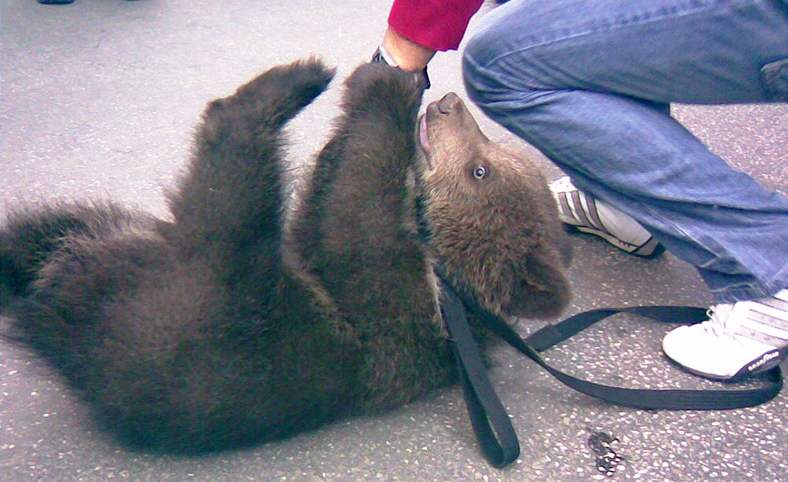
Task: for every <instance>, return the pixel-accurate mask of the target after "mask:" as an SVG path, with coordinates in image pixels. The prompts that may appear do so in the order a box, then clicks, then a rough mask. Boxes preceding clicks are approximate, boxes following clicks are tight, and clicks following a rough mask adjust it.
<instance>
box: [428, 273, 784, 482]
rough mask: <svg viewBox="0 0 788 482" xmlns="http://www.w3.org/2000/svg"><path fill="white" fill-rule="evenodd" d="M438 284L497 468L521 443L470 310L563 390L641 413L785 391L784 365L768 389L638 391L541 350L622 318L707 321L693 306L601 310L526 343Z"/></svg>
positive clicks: (475, 419) (766, 377) (468, 396)
mask: <svg viewBox="0 0 788 482" xmlns="http://www.w3.org/2000/svg"><path fill="white" fill-rule="evenodd" d="M439 279H440V280H441V306H442V309H443V314H444V321H445V323H446V325H447V327H448V330H449V334H450V336H451V339H452V342H453V343H452V351H453V353H454V357H455V360H456V361H457V366H458V370H459V372H460V380H461V383H462V386H463V393H464V394H465V400H466V404H467V406H468V412H469V415H470V418H471V423H472V425H473V428H474V431H475V432H476V436H477V439H478V440H479V443H480V444H481V446H482V451H483V452H484V454H485V456H486V457H487V459H488V460H489V461H490V463H491V464H492V465H493V466H495V467H499V468H500V467H505V466H506V465H508V464H510V463H512V462H513V461H514V460H516V459H517V456H518V455H519V443H518V441H517V435H516V433H515V432H514V429H513V427H512V425H511V421H510V419H509V416H508V414H507V413H506V410H505V409H504V408H503V406H502V404H501V402H500V400H499V399H498V397H497V395H496V394H495V391H494V390H493V388H492V385H491V384H490V382H489V379H488V377H487V372H486V369H485V367H484V364H483V362H482V360H481V354H480V352H479V348H478V345H477V343H476V340H475V339H474V338H473V335H472V333H471V331H470V328H469V326H468V321H467V316H466V313H465V309H464V308H465V306H467V307H468V308H469V309H470V310H472V311H473V313H474V314H475V315H477V316H478V317H479V318H480V320H481V321H482V323H483V324H484V325H485V326H486V327H487V328H488V329H490V330H491V331H492V332H493V333H495V334H496V335H498V336H500V337H501V338H503V339H504V340H505V341H506V342H507V343H509V344H510V345H512V346H513V347H514V348H516V349H517V350H518V351H520V352H521V353H523V354H524V355H526V356H527V357H528V358H530V359H532V360H533V361H535V362H536V363H537V364H538V365H539V366H541V367H542V368H544V369H545V370H547V371H548V372H549V373H550V374H551V375H553V376H554V377H556V378H557V379H558V380H559V381H560V382H561V383H563V384H564V385H566V386H568V387H570V388H572V389H574V390H577V391H579V392H582V393H585V394H586V395H590V396H592V397H595V398H599V399H602V400H605V401H607V402H611V403H614V404H617V405H624V406H628V407H634V408H640V409H667V410H726V409H734V408H743V407H751V406H755V405H759V404H761V403H764V402H767V401H769V400H771V399H772V398H774V397H775V396H776V395H777V394H778V393H780V390H781V388H782V384H783V381H782V372H781V370H780V367H779V366H777V367H775V368H773V369H771V370H769V371H767V372H766V373H764V374H762V375H761V376H760V378H761V379H762V380H763V381H764V382H765V385H763V386H760V387H757V388H751V389H750V388H748V389H742V390H673V389H666V390H649V389H633V388H623V387H616V386H610V385H604V384H600V383H594V382H590V381H588V380H583V379H580V378H576V377H574V376H572V375H569V374H567V373H564V372H562V371H560V370H558V369H555V368H553V367H551V366H550V365H548V364H547V363H546V362H545V361H544V359H543V358H542V357H541V356H540V355H539V353H538V351H544V350H546V349H548V348H550V347H552V346H554V345H556V344H557V343H560V342H562V341H564V340H566V339H568V338H570V337H571V336H573V335H575V334H576V333H578V332H580V331H582V330H584V329H586V328H588V327H589V326H591V325H593V324H594V323H596V322H598V321H600V320H603V319H605V318H607V317H609V316H612V315H615V314H619V313H630V314H635V315H640V316H645V317H648V318H651V319H653V320H656V321H660V322H666V323H697V322H700V321H703V320H705V319H706V311H705V310H704V309H702V308H696V307H689V306H642V307H631V308H605V309H597V310H591V311H587V312H584V313H579V314H576V315H574V316H571V317H569V318H567V319H565V320H564V321H562V322H560V323H557V324H555V325H548V326H546V327H544V328H542V329H541V330H539V331H537V332H536V333H534V334H533V335H531V336H529V337H528V338H527V339H525V340H523V339H522V338H521V337H520V335H518V334H517V332H515V331H514V330H513V329H512V328H511V327H510V326H509V324H508V323H506V321H505V320H503V319H502V318H500V317H499V316H496V315H494V314H492V313H490V312H488V311H487V310H485V309H483V308H482V307H481V306H479V305H478V304H477V303H476V302H475V300H473V299H472V298H471V297H469V296H462V295H461V294H458V293H457V292H455V291H454V290H453V289H452V288H451V287H450V286H449V285H448V283H446V281H445V280H444V279H443V277H442V276H439Z"/></svg>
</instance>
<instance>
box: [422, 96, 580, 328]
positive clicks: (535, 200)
mask: <svg viewBox="0 0 788 482" xmlns="http://www.w3.org/2000/svg"><path fill="white" fill-rule="evenodd" d="M417 138H418V144H419V146H420V155H419V160H418V162H417V163H416V174H417V175H416V179H417V186H418V193H419V198H420V206H421V209H420V211H421V214H420V215H421V221H422V223H424V224H425V225H426V227H427V231H428V233H429V246H430V249H431V250H432V251H433V256H434V257H435V259H436V262H437V263H438V264H439V265H440V267H441V269H442V271H443V272H444V273H445V275H446V276H447V277H448V278H449V279H448V281H449V282H450V283H451V284H452V285H454V286H455V287H456V288H459V289H462V290H464V291H466V292H467V293H468V294H470V295H472V296H474V297H475V299H476V300H477V302H479V303H481V304H482V305H483V306H484V307H485V308H487V309H488V310H490V311H492V312H493V313H496V314H503V315H511V316H522V317H533V318H539V317H549V316H555V315H557V314H558V313H559V312H560V311H561V310H562V309H563V308H564V307H565V306H566V304H567V303H568V301H569V283H568V282H567V280H566V278H565V276H564V268H565V266H567V265H568V263H569V258H570V252H571V250H570V247H569V242H568V240H567V238H566V235H565V234H564V232H563V229H562V228H561V226H560V222H559V220H558V212H557V208H556V206H555V204H554V201H553V199H552V197H551V195H550V192H549V189H548V187H547V183H546V181H545V179H544V177H543V176H542V175H541V173H540V172H539V170H538V169H537V168H536V167H535V166H533V165H532V164H531V162H530V161H529V160H528V159H526V158H524V156H522V155H518V154H515V153H513V152H510V151H509V150H507V149H505V148H503V147H502V146H500V145H497V144H495V143H493V142H491V141H490V140H489V139H488V138H487V137H486V136H485V135H484V134H483V133H482V131H481V130H480V129H479V126H478V124H477V123H476V121H475V120H474V118H473V116H472V115H471V113H470V112H469V111H468V109H467V108H466V106H465V104H464V103H463V102H462V100H461V99H460V98H459V97H458V96H457V95H456V94H453V93H450V94H448V95H446V96H445V97H443V98H442V99H441V100H439V101H436V102H433V103H431V104H430V105H429V106H428V107H427V109H426V113H425V114H424V115H423V116H421V117H420V119H419V123H418V126H417Z"/></svg>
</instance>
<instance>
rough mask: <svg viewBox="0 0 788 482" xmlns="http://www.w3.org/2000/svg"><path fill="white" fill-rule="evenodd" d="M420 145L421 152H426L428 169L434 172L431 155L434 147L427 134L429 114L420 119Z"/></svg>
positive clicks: (425, 157) (425, 158)
mask: <svg viewBox="0 0 788 482" xmlns="http://www.w3.org/2000/svg"><path fill="white" fill-rule="evenodd" d="M418 129H419V145H421V150H422V151H424V160H425V161H426V162H427V168H428V169H429V170H432V160H431V159H430V155H431V154H432V152H431V151H432V146H431V145H430V137H429V135H428V132H427V114H424V115H422V116H421V118H420V119H419V126H418Z"/></svg>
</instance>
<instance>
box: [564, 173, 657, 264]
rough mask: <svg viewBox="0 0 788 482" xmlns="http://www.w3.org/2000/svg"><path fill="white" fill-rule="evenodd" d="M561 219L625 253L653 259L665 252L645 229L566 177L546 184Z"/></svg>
mask: <svg viewBox="0 0 788 482" xmlns="http://www.w3.org/2000/svg"><path fill="white" fill-rule="evenodd" d="M550 191H551V192H552V193H553V197H554V198H555V202H556V203H557V204H558V217H559V218H560V219H561V221H562V222H563V223H564V224H566V225H568V226H570V227H572V228H574V229H577V230H578V231H581V232H583V233H589V234H594V235H596V236H599V237H600V238H602V239H604V240H605V241H607V242H608V243H610V244H612V245H613V246H615V247H617V248H619V249H621V250H624V251H626V252H627V253H629V254H634V255H637V256H642V257H645V258H653V257H655V256H658V255H659V254H661V253H662V252H663V251H665V248H664V246H662V245H661V244H660V243H659V242H658V241H657V240H656V239H655V238H654V236H652V235H651V233H649V232H648V231H646V229H645V228H644V227H643V226H641V225H640V223H638V222H637V221H635V220H634V219H632V218H631V217H630V216H628V215H626V214H624V213H622V212H621V211H619V210H618V209H616V208H614V207H613V206H611V205H609V204H606V203H604V202H602V201H600V200H598V199H595V198H594V197H592V196H591V195H589V194H586V193H584V192H583V191H580V190H579V189H577V188H576V187H575V186H574V185H573V184H572V181H571V180H570V179H569V176H565V177H562V178H560V179H558V180H556V181H553V182H551V183H550Z"/></svg>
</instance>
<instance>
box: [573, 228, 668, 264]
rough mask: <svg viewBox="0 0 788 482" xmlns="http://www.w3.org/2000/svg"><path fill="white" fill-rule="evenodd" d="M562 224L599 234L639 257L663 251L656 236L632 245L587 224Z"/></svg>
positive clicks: (622, 249)
mask: <svg viewBox="0 0 788 482" xmlns="http://www.w3.org/2000/svg"><path fill="white" fill-rule="evenodd" d="M564 226H565V228H566V230H567V231H570V232H571V231H579V232H581V233H585V234H593V235H594V236H599V237H600V238H602V239H604V240H605V241H607V242H608V243H609V244H612V245H613V246H615V247H616V248H618V249H620V250H621V251H624V252H625V253H627V254H633V255H635V256H639V257H641V258H646V259H653V258H656V257H658V256H660V255H661V254H662V253H664V252H665V246H663V245H662V243H660V242H659V241H657V240H656V238H654V237H653V236H652V237H651V238H649V240H648V241H646V242H645V243H643V244H642V245H640V246H632V245H631V244H627V243H624V242H623V241H621V240H620V239H618V238H617V237H615V236H613V235H612V234H609V233H606V232H604V231H600V230H598V229H594V228H590V227H587V226H575V225H574V224H568V223H564Z"/></svg>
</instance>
